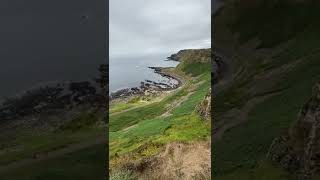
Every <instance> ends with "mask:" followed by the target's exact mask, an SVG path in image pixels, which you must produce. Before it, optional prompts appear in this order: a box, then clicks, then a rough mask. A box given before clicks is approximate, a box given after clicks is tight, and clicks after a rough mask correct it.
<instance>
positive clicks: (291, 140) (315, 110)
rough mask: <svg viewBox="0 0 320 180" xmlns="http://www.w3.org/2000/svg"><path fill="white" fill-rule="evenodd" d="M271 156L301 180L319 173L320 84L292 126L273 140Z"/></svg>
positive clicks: (270, 157)
mask: <svg viewBox="0 0 320 180" xmlns="http://www.w3.org/2000/svg"><path fill="white" fill-rule="evenodd" d="M268 158H269V159H270V160H272V161H273V162H275V163H277V164H279V165H280V166H281V167H283V168H285V169H287V170H289V171H290V172H292V173H295V174H296V175H297V176H298V178H299V179H301V180H304V179H306V180H307V179H312V178H315V177H318V176H319V175H320V84H317V85H316V86H315V88H314V90H313V94H312V97H311V98H310V100H309V101H308V102H307V103H306V104H305V105H304V107H303V108H302V110H301V112H300V114H299V118H298V120H297V121H296V122H295V124H294V125H293V126H292V128H290V129H289V130H288V132H287V133H286V134H285V135H283V136H281V137H279V138H276V139H275V140H274V141H273V143H272V145H271V146H270V150H269V152H268Z"/></svg>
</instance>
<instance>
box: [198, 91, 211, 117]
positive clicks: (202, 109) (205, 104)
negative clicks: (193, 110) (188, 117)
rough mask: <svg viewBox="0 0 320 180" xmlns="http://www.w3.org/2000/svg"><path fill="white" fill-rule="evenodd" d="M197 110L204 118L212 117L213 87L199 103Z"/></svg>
mask: <svg viewBox="0 0 320 180" xmlns="http://www.w3.org/2000/svg"><path fill="white" fill-rule="evenodd" d="M197 112H198V114H199V115H200V116H201V118H202V119H204V120H210V119H211V89H210V91H209V92H208V94H207V95H206V96H205V97H204V100H203V101H202V102H201V103H200V104H199V105H198V107H197Z"/></svg>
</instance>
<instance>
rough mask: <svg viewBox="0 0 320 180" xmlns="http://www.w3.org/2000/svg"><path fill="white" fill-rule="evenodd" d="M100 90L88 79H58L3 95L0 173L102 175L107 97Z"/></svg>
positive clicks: (41, 176) (21, 179)
mask: <svg viewBox="0 0 320 180" xmlns="http://www.w3.org/2000/svg"><path fill="white" fill-rule="evenodd" d="M99 90H100V88H96V85H95V84H92V83H90V82H71V83H60V84H56V85H52V86H47V87H40V88H36V89H34V90H31V91H28V92H26V93H25V94H22V95H21V96H19V97H15V98H10V99H8V100H7V101H5V102H4V104H2V105H1V106H0V130H1V135H0V140H1V141H0V175H1V179H3V180H7V179H8V180H14V179H19V180H24V179H25V180H27V179H61V180H63V179H88V178H95V179H104V178H105V175H106V174H105V173H104V172H105V171H104V164H105V160H106V155H105V151H104V150H105V148H106V143H107V138H106V135H105V133H106V128H107V126H106V109H105V107H106V101H105V98H104V97H103V95H102V94H100V93H99ZM84 170H85V171H84Z"/></svg>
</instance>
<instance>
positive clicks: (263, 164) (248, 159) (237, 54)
mask: <svg viewBox="0 0 320 180" xmlns="http://www.w3.org/2000/svg"><path fill="white" fill-rule="evenodd" d="M319 7H320V4H319V2H318V1H314V0H306V1H289V0H226V1H224V7H223V8H222V9H220V10H219V11H218V12H217V14H216V15H215V16H214V17H213V28H212V29H213V38H214V42H213V45H214V46H215V48H214V49H215V50H216V51H217V52H219V53H220V54H222V55H223V56H222V57H223V58H222V61H225V64H226V65H228V67H229V68H228V69H229V71H228V72H229V73H230V76H228V77H229V78H228V79H226V78H225V79H222V80H221V81H220V82H218V84H217V85H216V95H215V97H214V99H215V101H214V104H215V106H214V115H215V119H214V120H215V121H214V127H213V135H212V136H213V137H214V138H213V139H214V144H213V147H214V148H213V149H214V151H213V152H214V157H215V161H214V162H213V164H214V165H215V169H214V173H215V176H216V179H262V178H264V179H295V178H298V175H297V174H294V173H290V172H289V171H287V170H286V169H285V168H282V167H281V165H279V164H278V163H276V162H274V161H272V159H270V158H269V157H268V156H267V154H268V150H269V149H270V146H271V144H272V142H273V141H274V139H276V138H278V137H281V135H282V134H283V133H284V132H288V129H290V127H291V126H292V125H293V124H294V123H295V122H296V121H297V116H298V114H299V112H300V111H301V108H302V107H303V105H304V104H305V103H306V102H307V101H308V99H309V98H310V97H311V90H312V87H313V86H314V85H315V84H316V82H318V81H319V78H320V61H319V58H320V54H319V51H318V48H319V44H320V38H319V37H320V33H319V32H320V31H319V27H320V26H319V21H317V19H318V17H319V16H320V13H319V11H318V9H319Z"/></svg>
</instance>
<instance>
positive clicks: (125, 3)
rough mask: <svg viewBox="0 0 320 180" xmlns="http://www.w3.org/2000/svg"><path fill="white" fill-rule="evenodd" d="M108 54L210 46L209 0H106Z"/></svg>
mask: <svg viewBox="0 0 320 180" xmlns="http://www.w3.org/2000/svg"><path fill="white" fill-rule="evenodd" d="M109 15H110V16H109V21H110V33H109V37H110V42H109V43H110V57H111V59H112V58H113V57H130V56H140V55H145V54H152V53H172V52H175V51H177V50H179V49H184V48H201V47H210V39H211V0H161V1H158V0H134V1H132V0H110V13H109Z"/></svg>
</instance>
